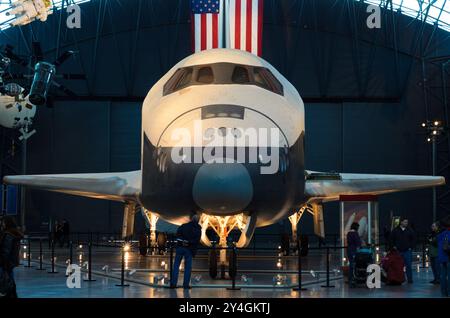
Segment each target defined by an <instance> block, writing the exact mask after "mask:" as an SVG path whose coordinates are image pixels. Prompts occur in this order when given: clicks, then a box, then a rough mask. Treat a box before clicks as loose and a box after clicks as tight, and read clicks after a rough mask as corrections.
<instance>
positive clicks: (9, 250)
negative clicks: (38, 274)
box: [0, 216, 23, 298]
mask: <svg viewBox="0 0 450 318" xmlns="http://www.w3.org/2000/svg"><path fill="white" fill-rule="evenodd" d="M0 227H1V229H0V271H5V272H6V273H8V275H9V277H10V278H11V279H12V281H13V289H12V290H11V291H10V292H9V293H8V294H7V295H6V296H5V297H7V298H17V291H16V283H15V281H14V268H15V267H17V266H18V265H19V253H20V240H21V239H22V238H23V234H22V233H21V231H20V230H19V229H18V228H17V224H16V222H15V221H14V219H13V218H12V217H10V216H5V217H3V219H2V221H1V226H0Z"/></svg>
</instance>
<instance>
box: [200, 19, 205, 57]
mask: <svg viewBox="0 0 450 318" xmlns="http://www.w3.org/2000/svg"><path fill="white" fill-rule="evenodd" d="M200 18H201V20H202V23H201V37H202V38H201V50H202V51H203V50H206V14H202V15H201V17H200Z"/></svg>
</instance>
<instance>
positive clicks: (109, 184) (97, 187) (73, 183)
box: [3, 170, 142, 202]
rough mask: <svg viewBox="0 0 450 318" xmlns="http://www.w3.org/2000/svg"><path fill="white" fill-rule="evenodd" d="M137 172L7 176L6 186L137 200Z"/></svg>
mask: <svg viewBox="0 0 450 318" xmlns="http://www.w3.org/2000/svg"><path fill="white" fill-rule="evenodd" d="M141 176H142V173H141V171H140V170H138V171H130V172H119V173H85V174H50V175H17V176H6V177H4V178H3V181H4V183H6V184H12V185H21V186H26V187H30V188H36V189H42V190H47V191H53V192H61V193H66V194H71V195H77V196H83V197H89V198H96V199H104V200H112V201H121V202H125V201H135V202H137V201H138V200H139V197H140V194H141V182H142V181H141Z"/></svg>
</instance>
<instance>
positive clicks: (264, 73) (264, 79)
mask: <svg viewBox="0 0 450 318" xmlns="http://www.w3.org/2000/svg"><path fill="white" fill-rule="evenodd" d="M253 74H254V78H255V82H256V84H257V85H259V86H261V87H262V88H265V89H268V90H271V91H272V92H274V93H276V94H280V95H282V94H283V86H282V85H281V83H280V82H279V81H278V80H277V79H276V77H275V76H274V75H273V74H272V73H271V72H270V71H269V70H268V69H266V68H263V67H255V68H254V73H253Z"/></svg>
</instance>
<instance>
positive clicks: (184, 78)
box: [164, 67, 193, 95]
mask: <svg viewBox="0 0 450 318" xmlns="http://www.w3.org/2000/svg"><path fill="white" fill-rule="evenodd" d="M192 73H193V69H192V68H191V67H186V68H180V69H179V70H177V71H176V72H175V74H173V76H172V77H171V78H170V80H168V81H167V83H166V84H165V85H164V95H168V94H170V93H173V92H175V91H178V90H180V89H182V88H184V87H187V86H189V84H190V83H191V81H192Z"/></svg>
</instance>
